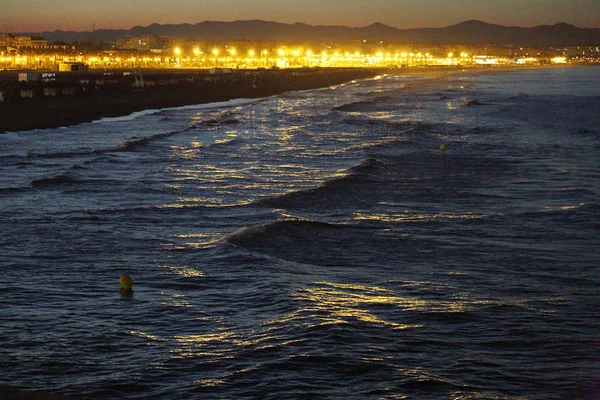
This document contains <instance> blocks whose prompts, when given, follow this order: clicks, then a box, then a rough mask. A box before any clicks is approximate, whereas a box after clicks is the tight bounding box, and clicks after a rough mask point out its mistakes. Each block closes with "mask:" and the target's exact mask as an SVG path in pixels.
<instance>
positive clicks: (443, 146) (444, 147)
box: [440, 143, 446, 151]
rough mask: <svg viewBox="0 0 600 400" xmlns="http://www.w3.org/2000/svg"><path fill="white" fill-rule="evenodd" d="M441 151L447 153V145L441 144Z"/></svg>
mask: <svg viewBox="0 0 600 400" xmlns="http://www.w3.org/2000/svg"><path fill="white" fill-rule="evenodd" d="M440 150H441V151H446V144H445V143H442V144H440Z"/></svg>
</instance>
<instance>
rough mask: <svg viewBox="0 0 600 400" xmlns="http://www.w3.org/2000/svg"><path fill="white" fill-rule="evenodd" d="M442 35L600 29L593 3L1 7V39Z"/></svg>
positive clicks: (159, 1) (382, 0) (599, 5)
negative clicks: (218, 32) (200, 27)
mask: <svg viewBox="0 0 600 400" xmlns="http://www.w3.org/2000/svg"><path fill="white" fill-rule="evenodd" d="M238 19H241V20H247V19H263V20H269V21H277V22H285V23H293V22H304V23H307V24H311V25H347V26H354V27H357V26H366V25H369V24H371V23H373V22H381V23H384V24H386V25H390V26H394V27H398V28H417V27H443V26H448V25H452V24H456V23H459V22H462V21H465V20H468V19H479V20H482V21H485V22H489V23H495V24H501V25H513V26H525V27H530V26H535V25H541V24H554V23H557V22H567V23H570V24H574V25H577V26H580V27H587V28H600V2H599V0H488V1H485V0H127V1H126V0H101V1H93V0H0V32H36V31H43V30H55V29H61V30H77V31H84V30H86V31H87V30H91V29H92V24H95V26H96V29H103V28H111V29H115V28H124V29H129V28H131V27H133V26H135V25H144V26H146V25H149V24H151V23H153V22H158V23H161V24H167V23H171V24H179V23H184V22H187V23H196V22H200V21H204V20H215V21H233V20H238Z"/></svg>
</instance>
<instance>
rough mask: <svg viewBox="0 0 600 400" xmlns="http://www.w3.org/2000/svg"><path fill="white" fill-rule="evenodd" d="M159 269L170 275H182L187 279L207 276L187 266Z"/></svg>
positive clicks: (160, 266)
mask: <svg viewBox="0 0 600 400" xmlns="http://www.w3.org/2000/svg"><path fill="white" fill-rule="evenodd" d="M158 268H159V269H163V270H165V271H167V273H168V274H170V275H181V276H184V277H186V278H201V277H204V276H206V275H205V274H204V272H202V271H198V270H197V269H194V268H192V267H187V266H185V265H159V266H158Z"/></svg>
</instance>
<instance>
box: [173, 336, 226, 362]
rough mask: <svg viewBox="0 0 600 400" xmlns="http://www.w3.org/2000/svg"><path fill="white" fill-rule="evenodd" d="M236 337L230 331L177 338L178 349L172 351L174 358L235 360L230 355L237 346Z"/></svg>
mask: <svg viewBox="0 0 600 400" xmlns="http://www.w3.org/2000/svg"><path fill="white" fill-rule="evenodd" d="M235 337H236V335H235V334H234V333H233V332H230V331H217V332H209V333H204V334H201V335H180V336H175V337H174V339H175V341H176V342H177V345H178V346H177V347H176V348H175V349H173V350H172V351H171V353H172V357H173V358H179V359H185V358H193V357H217V358H219V359H223V358H233V355H228V353H229V352H231V351H232V348H233V347H234V345H235Z"/></svg>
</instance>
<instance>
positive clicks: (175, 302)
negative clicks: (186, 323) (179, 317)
mask: <svg viewBox="0 0 600 400" xmlns="http://www.w3.org/2000/svg"><path fill="white" fill-rule="evenodd" d="M161 295H163V296H164V297H165V299H164V300H163V301H161V304H163V305H165V306H170V307H185V308H191V307H193V306H192V304H191V303H190V302H189V301H188V300H187V299H186V296H185V295H183V294H181V293H167V292H161Z"/></svg>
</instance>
